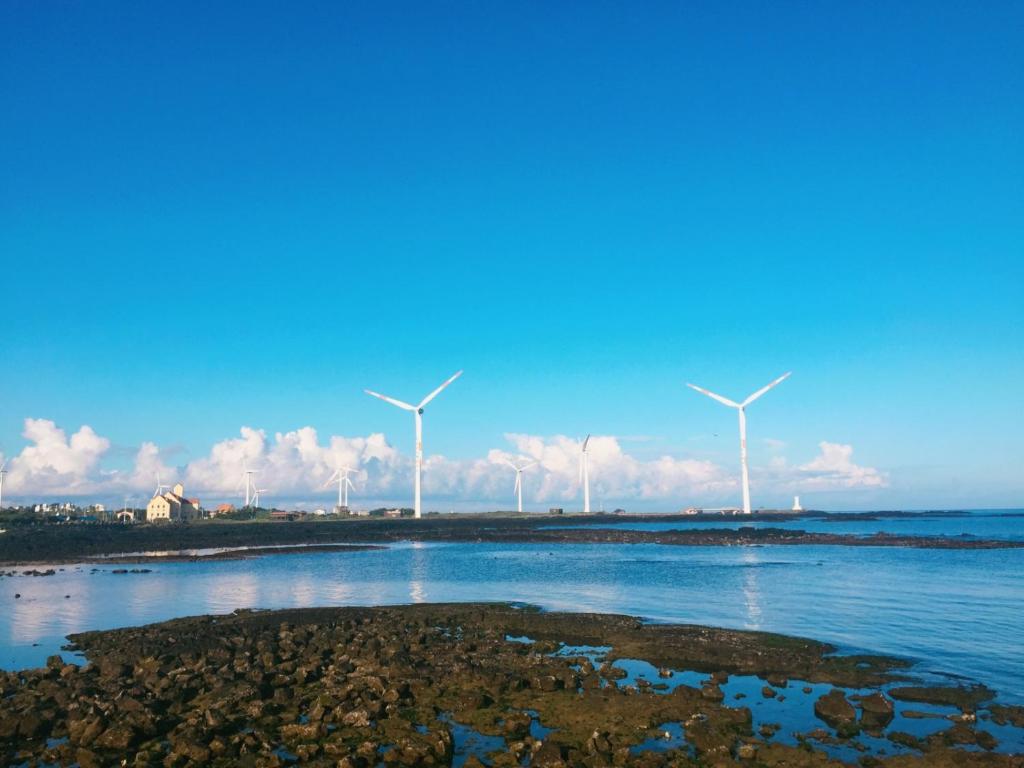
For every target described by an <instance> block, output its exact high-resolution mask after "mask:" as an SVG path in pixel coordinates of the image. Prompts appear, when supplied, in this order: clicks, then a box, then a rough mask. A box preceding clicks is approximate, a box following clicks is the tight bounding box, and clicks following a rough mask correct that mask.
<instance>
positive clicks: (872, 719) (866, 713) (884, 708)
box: [858, 692, 894, 730]
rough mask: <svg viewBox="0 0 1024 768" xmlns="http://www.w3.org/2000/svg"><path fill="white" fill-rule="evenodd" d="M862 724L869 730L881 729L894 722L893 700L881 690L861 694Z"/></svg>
mask: <svg viewBox="0 0 1024 768" xmlns="http://www.w3.org/2000/svg"><path fill="white" fill-rule="evenodd" d="M858 701H859V702H860V707H861V715H860V724H861V726H862V727H864V728H865V729H868V730H881V729H882V728H884V727H885V726H887V725H888V724H889V723H890V722H892V718H893V714H894V711H893V705H892V701H891V700H889V699H888V698H886V696H885V694H883V693H881V692H876V693H872V694H870V695H868V696H861V697H860V698H859V699H858Z"/></svg>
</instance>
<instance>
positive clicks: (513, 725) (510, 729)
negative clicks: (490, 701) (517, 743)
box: [501, 712, 532, 739]
mask: <svg viewBox="0 0 1024 768" xmlns="http://www.w3.org/2000/svg"><path fill="white" fill-rule="evenodd" d="M531 722H532V718H531V717H530V716H529V715H528V714H526V713H525V712H510V713H509V714H508V715H506V716H505V721H504V722H503V723H502V725H501V731H502V733H503V734H504V735H505V736H506V738H513V739H522V738H524V737H525V736H527V735H529V733H530V723H531Z"/></svg>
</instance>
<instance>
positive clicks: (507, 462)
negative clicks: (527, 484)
mask: <svg viewBox="0 0 1024 768" xmlns="http://www.w3.org/2000/svg"><path fill="white" fill-rule="evenodd" d="M502 461H504V462H505V463H506V464H508V465H509V466H510V467H512V469H514V470H515V471H516V472H518V471H519V467H517V466H516V465H515V464H513V463H512V462H511V461H509V460H508V459H502Z"/></svg>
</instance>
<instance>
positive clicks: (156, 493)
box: [153, 472, 171, 498]
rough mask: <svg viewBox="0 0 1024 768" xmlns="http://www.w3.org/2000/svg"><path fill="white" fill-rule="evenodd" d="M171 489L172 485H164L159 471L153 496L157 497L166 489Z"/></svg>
mask: <svg viewBox="0 0 1024 768" xmlns="http://www.w3.org/2000/svg"><path fill="white" fill-rule="evenodd" d="M170 489H171V486H169V485H164V484H163V483H161V482H160V473H159V472H157V473H156V490H155V491H153V497H154V498H155V497H157V496H160V495H162V494H163V492H164V491H169V490H170Z"/></svg>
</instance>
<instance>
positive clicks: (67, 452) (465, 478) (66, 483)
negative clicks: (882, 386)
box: [8, 419, 887, 510]
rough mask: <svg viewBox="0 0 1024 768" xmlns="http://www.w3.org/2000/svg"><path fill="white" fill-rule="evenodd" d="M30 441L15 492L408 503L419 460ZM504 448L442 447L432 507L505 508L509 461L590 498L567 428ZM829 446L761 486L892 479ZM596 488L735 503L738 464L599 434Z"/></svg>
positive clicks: (344, 447)
mask: <svg viewBox="0 0 1024 768" xmlns="http://www.w3.org/2000/svg"><path fill="white" fill-rule="evenodd" d="M24 436H25V438H26V439H27V440H28V441H29V445H27V446H26V447H25V448H24V449H23V450H22V451H21V453H20V454H18V455H17V456H14V457H12V458H11V459H10V461H9V464H8V469H9V470H10V475H9V477H8V480H9V483H10V484H9V486H8V488H9V491H10V493H11V496H12V497H13V496H18V497H21V498H31V497H34V496H60V495H67V496H84V495H90V496H107V497H114V496H115V495H119V494H121V493H128V492H133V493H137V494H142V495H143V496H145V495H147V494H148V493H150V492H151V491H152V489H153V487H154V486H155V484H156V478H157V475H159V476H160V479H161V481H162V482H164V483H173V482H176V481H178V480H181V481H182V482H184V484H185V488H186V492H187V493H188V494H189V495H190V496H199V497H200V498H202V499H203V500H204V501H205V502H207V503H212V502H213V501H216V500H222V499H232V498H235V499H237V498H238V497H239V496H240V495H241V489H242V486H243V482H244V481H243V473H244V471H245V470H246V469H254V470H257V471H258V474H257V476H256V483H257V485H258V487H260V488H266V489H268V490H269V494H268V495H267V498H268V501H271V502H276V503H279V504H284V503H290V502H294V501H295V500H297V499H306V500H308V499H310V498H312V499H321V500H322V501H321V502H318V503H324V502H325V501H326V499H327V498H329V494H330V493H331V491H330V489H328V488H325V487H324V483H325V481H326V480H327V479H328V478H329V477H330V476H331V474H332V473H333V472H334V470H335V468H336V467H339V466H343V465H344V466H349V467H355V468H358V469H359V473H358V474H357V475H355V476H353V481H354V482H355V484H356V492H355V496H356V497H357V498H359V499H362V500H366V501H372V502H397V503H409V499H410V497H411V495H412V482H413V468H414V465H413V460H412V457H410V456H407V455H405V454H402V453H400V452H399V451H398V450H397V449H396V448H394V447H393V446H392V445H390V444H389V443H388V441H387V439H386V438H385V436H384V435H383V434H380V433H374V434H370V435H367V436H365V437H344V436H338V435H333V436H331V437H329V438H327V439H326V440H324V441H322V440H321V439H320V437H319V435H318V434H317V431H316V429H314V428H313V427H302V428H301V429H296V430H294V431H291V432H279V433H276V434H274V435H273V437H268V435H267V434H266V432H264V431H263V430H261V429H255V428H252V427H242V428H241V430H240V432H239V435H238V437H233V438H228V439H225V440H222V441H220V442H217V443H215V444H214V445H213V446H212V447H211V448H210V450H209V452H208V453H207V454H206V455H205V456H202V457H200V458H197V459H194V460H193V461H191V462H189V463H188V464H186V465H185V466H182V467H177V468H175V467H170V466H167V465H166V464H165V463H164V461H163V459H162V457H161V452H160V449H159V448H158V446H156V445H155V444H153V443H149V442H147V443H143V444H142V445H141V446H140V447H139V449H138V451H137V453H136V455H135V457H134V461H133V464H132V466H131V467H129V468H126V469H105V468H104V467H103V466H102V462H103V459H104V456H105V455H106V454H107V452H108V450H109V448H110V441H109V440H108V439H106V438H104V437H100V436H99V435H97V434H96V433H95V432H94V431H93V430H92V429H91V428H90V427H88V426H83V427H81V428H80V429H79V430H78V432H76V433H74V434H73V435H72V436H71V437H70V438H68V437H67V436H66V435H65V433H64V432H63V430H61V429H59V428H58V427H57V425H56V424H54V423H53V422H52V421H47V420H44V419H26V421H25V431H24ZM504 442H505V445H504V447H500V448H492V449H491V450H489V451H488V452H487V453H486V454H485V455H484V456H482V457H479V458H474V459H458V460H453V459H449V458H447V457H445V456H441V455H431V456H428V457H427V458H426V459H425V461H424V472H423V492H424V497H425V498H426V499H427V500H428V502H427V504H426V506H427V508H428V509H429V508H431V503H433V504H434V506H433V508H438V507H440V508H445V507H447V506H448V505H449V504H451V505H453V506H455V505H457V506H461V507H467V506H473V505H474V504H477V505H479V506H480V507H485V508H486V507H489V508H494V507H499V508H501V507H504V508H511V506H512V503H513V493H512V488H513V482H514V479H515V474H514V472H513V471H512V470H511V469H510V468H509V467H508V466H507V465H506V464H505V463H504V461H503V460H512V461H521V460H527V461H529V460H533V461H535V462H536V465H535V466H533V467H531V468H530V469H528V470H526V472H525V473H524V486H525V494H524V496H525V499H526V501H527V503H528V504H530V505H535V506H536V505H543V506H547V505H549V504H550V505H558V506H571V505H572V502H573V501H575V500H578V499H579V498H580V496H581V493H580V483H579V443H578V441H577V440H575V439H573V438H570V437H567V436H564V435H554V436H539V435H525V434H516V433H510V434H506V435H505V436H504ZM820 448H821V453H820V455H818V456H816V457H815V458H814V459H812V460H811V461H809V462H807V463H806V464H802V465H799V466H795V467H794V466H790V465H788V464H787V463H786V461H785V459H784V458H783V457H782V456H781V455H775V456H773V458H772V459H771V461H770V463H769V464H768V466H766V467H763V468H761V469H760V470H759V471H758V475H759V479H758V481H757V484H758V486H759V489H758V492H759V494H763V493H770V492H773V491H780V492H781V491H787V492H789V491H793V490H796V491H817V490H840V489H843V490H849V489H860V488H877V487H884V486H885V485H886V484H887V478H886V476H885V475H884V474H883V473H881V472H879V471H878V470H876V469H873V468H871V467H861V466H858V465H857V464H854V463H853V461H852V453H853V449H852V447H851V446H849V445H840V444H836V443H829V442H822V443H821V444H820ZM589 466H590V477H591V491H592V497H593V502H594V505H595V507H597V506H598V505H599V504H600V503H602V502H604V503H605V505H606V506H608V507H610V506H613V505H619V504H622V505H624V506H628V505H630V504H638V505H641V506H647V507H649V508H653V507H660V508H662V509H666V510H668V509H675V508H677V507H679V506H684V505H687V504H690V503H698V502H700V501H706V500H709V499H715V500H723V499H725V500H728V499H730V498H731V496H732V495H735V493H736V489H737V486H738V483H737V474H738V473H737V472H736V471H734V470H733V469H732V468H723V467H721V466H719V465H717V464H715V463H714V462H711V461H706V460H699V459H680V458H676V457H674V456H669V455H662V456H660V457H656V458H653V459H639V458H637V457H635V456H633V455H631V454H630V453H627V452H626V450H624V448H623V439H621V438H617V437H613V436H605V435H596V436H594V437H592V438H591V441H590V446H589Z"/></svg>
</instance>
